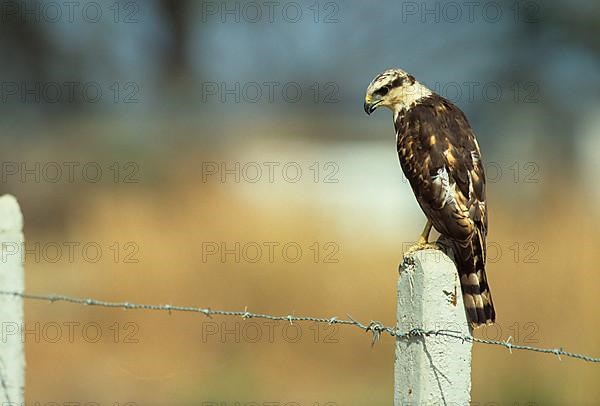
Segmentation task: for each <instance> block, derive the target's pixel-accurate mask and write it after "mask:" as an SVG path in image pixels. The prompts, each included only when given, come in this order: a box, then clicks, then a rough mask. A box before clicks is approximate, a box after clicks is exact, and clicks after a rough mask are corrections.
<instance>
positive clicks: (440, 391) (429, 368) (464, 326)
mask: <svg viewBox="0 0 600 406" xmlns="http://www.w3.org/2000/svg"><path fill="white" fill-rule="evenodd" d="M397 317H398V328H399V330H400V331H401V332H409V331H411V330H413V329H422V330H425V331H430V330H451V331H453V332H456V333H457V334H458V335H460V336H468V335H470V334H471V333H470V330H469V324H468V323H467V317H466V314H465V310H464V305H463V299H462V294H461V290H460V281H459V279H458V273H457V271H456V267H455V265H454V263H453V262H452V260H451V259H450V258H449V257H448V256H446V255H445V254H444V253H442V252H441V251H437V250H424V251H417V252H415V253H413V254H408V255H406V256H405V257H404V261H403V262H402V264H401V265H400V279H399V281H398V313H397ZM471 346H472V344H471V343H470V342H463V341H462V340H460V339H456V338H452V337H446V336H435V335H431V336H427V337H410V338H397V339H396V362H395V365H394V405H395V406H409V405H419V406H430V405H431V406H433V405H452V406H463V405H468V404H469V401H470V398H471V394H470V392H471Z"/></svg>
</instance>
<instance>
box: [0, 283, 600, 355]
mask: <svg viewBox="0 0 600 406" xmlns="http://www.w3.org/2000/svg"><path fill="white" fill-rule="evenodd" d="M0 295H3V296H13V297H18V298H21V299H27V300H38V301H45V302H50V303H55V302H66V303H72V304H78V305H84V306H99V307H105V308H113V309H115V308H120V309H128V310H151V311H161V312H168V313H169V314H171V313H172V312H191V313H200V314H203V315H205V316H207V317H212V316H235V317H241V318H242V319H244V320H246V319H266V320H272V321H287V322H289V323H290V324H292V323H293V322H307V321H311V322H315V323H323V324H329V325H334V324H338V325H347V326H355V327H358V328H359V329H361V330H363V331H365V332H370V333H372V335H373V338H372V342H371V345H374V344H375V343H376V342H377V341H379V339H380V337H381V335H382V334H389V335H390V336H392V337H396V338H399V339H407V340H408V339H414V338H424V337H432V336H442V337H450V338H454V339H457V340H460V341H463V342H471V343H479V344H486V345H495V346H500V347H504V348H507V349H508V350H509V351H510V353H511V354H512V351H513V350H522V351H533V352H538V353H543V354H553V355H556V356H557V357H558V358H559V359H561V356H564V357H569V358H574V359H578V360H582V361H586V362H593V363H600V357H591V356H588V355H585V354H578V353H574V352H570V351H565V350H564V349H563V348H543V347H532V346H529V345H519V344H513V343H511V342H510V338H509V339H508V340H506V341H500V340H487V339H482V338H476V337H473V336H471V335H465V334H463V333H461V332H459V331H453V330H423V329H418V328H417V329H412V330H410V331H408V332H401V331H399V330H398V329H397V328H395V327H389V326H385V325H384V324H382V323H380V322H378V321H375V320H371V321H370V322H369V323H368V324H365V323H361V322H359V321H357V320H354V319H353V318H352V317H351V316H350V315H346V316H347V317H348V319H338V318H337V317H331V318H325V317H312V316H296V315H292V314H289V315H285V316H277V315H272V314H265V313H252V312H249V311H248V309H247V308H245V309H244V310H243V311H235V310H233V311H232V310H213V309H211V308H201V307H191V306H176V305H170V304H165V305H158V304H140V303H130V302H108V301H104V300H98V299H92V298H80V297H72V296H64V295H42V294H31V293H24V292H11V291H2V290H0Z"/></svg>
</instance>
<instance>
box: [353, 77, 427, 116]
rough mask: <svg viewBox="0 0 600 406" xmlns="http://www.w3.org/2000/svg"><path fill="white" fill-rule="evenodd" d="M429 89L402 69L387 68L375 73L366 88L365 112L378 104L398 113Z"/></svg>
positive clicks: (369, 111)
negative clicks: (377, 73)
mask: <svg viewBox="0 0 600 406" xmlns="http://www.w3.org/2000/svg"><path fill="white" fill-rule="evenodd" d="M430 94H431V91H430V90H429V89H427V88H426V87H425V86H423V85H422V84H420V83H419V82H417V81H416V80H415V78H414V77H413V76H412V75H410V74H408V73H406V72H404V71H403V70H402V69H388V70H386V71H385V72H383V73H381V74H379V75H377V76H376V77H375V79H373V81H372V82H371V84H370V85H369V87H368V88H367V94H366V96H365V112H366V113H367V114H371V113H372V112H373V111H375V109H376V108H377V107H379V106H385V107H387V108H389V109H390V110H392V111H393V112H394V113H398V112H399V111H400V110H402V109H406V108H409V107H410V105H411V104H413V103H415V102H416V101H417V100H419V99H421V98H423V97H426V96H429V95H430Z"/></svg>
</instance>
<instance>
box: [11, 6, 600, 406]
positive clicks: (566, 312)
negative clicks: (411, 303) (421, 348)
mask: <svg viewBox="0 0 600 406" xmlns="http://www.w3.org/2000/svg"><path fill="white" fill-rule="evenodd" d="M0 6H1V8H0V17H1V22H0V33H1V35H0V50H1V54H2V60H3V63H2V64H0V75H1V78H2V79H1V80H0V84H1V88H0V90H1V94H0V96H1V103H0V131H1V133H2V137H1V138H0V143H1V145H0V147H1V150H2V162H1V168H0V170H1V174H0V176H1V179H2V192H3V193H12V194H14V195H15V196H17V198H18V200H19V202H20V204H21V206H22V210H23V212H24V217H25V236H26V245H25V247H23V250H22V251H23V257H24V260H25V266H26V286H27V290H28V291H29V292H32V293H60V294H66V295H72V296H81V297H88V296H89V297H95V298H99V299H105V300H115V301H129V302H147V303H171V304H180V305H189V306H199V307H211V308H214V309H225V310H243V309H244V308H245V307H247V309H248V310H249V311H254V312H264V313H271V314H284V315H285V314H290V313H293V314H296V315H314V316H322V317H328V318H329V317H332V316H337V317H339V318H345V317H346V315H347V314H349V315H351V316H352V317H353V318H355V319H357V320H361V321H363V322H368V321H370V320H379V321H381V322H383V323H385V324H386V325H392V324H394V322H395V310H396V309H395V305H396V298H395V295H396V288H395V286H396V281H397V277H398V274H397V267H398V264H399V263H400V261H401V258H402V252H403V250H405V249H406V248H407V247H408V246H410V245H411V243H412V242H413V241H414V240H415V239H416V238H417V236H418V235H419V233H420V232H421V229H422V226H423V225H424V221H425V220H424V216H423V214H422V213H421V211H420V210H419V208H418V206H417V204H416V202H415V200H414V197H413V195H412V192H411V190H410V187H409V185H408V183H407V181H406V180H405V179H404V177H403V176H402V174H401V171H400V168H399V165H398V159H397V155H396V150H395V136H394V132H393V125H392V118H391V114H390V113H389V112H388V111H377V112H376V113H375V114H374V115H372V116H371V117H368V116H366V115H365V114H364V111H363V110H362V103H363V100H364V92H365V89H366V87H367V85H368V83H369V82H370V81H371V79H372V78H373V77H374V76H375V75H377V74H378V73H380V72H381V71H383V70H384V69H386V68H389V67H401V68H403V69H405V70H407V71H409V72H410V73H412V74H413V75H414V76H415V77H416V78H417V79H418V80H420V81H421V82H423V83H425V84H426V85H428V86H429V87H431V88H432V89H433V90H435V91H436V92H438V93H440V94H441V95H442V96H444V97H447V98H448V99H450V100H451V101H453V102H454V103H455V104H457V105H458V106H459V107H460V108H461V109H462V110H463V111H464V112H465V113H466V114H467V116H468V117H469V119H470V122H471V124H472V126H473V127H474V129H475V131H476V133H477V135H478V138H479V141H480V145H481V149H482V152H483V156H484V160H485V163H486V168H487V177H488V204H489V210H490V232H489V237H488V238H489V259H488V262H489V265H488V275H489V279H490V284H491V287H492V291H493V295H494V302H495V305H496V308H497V313H498V323H497V325H496V326H494V327H487V328H483V329H480V330H477V331H476V333H475V334H476V335H477V336H479V337H482V338H489V339H501V340H506V339H508V338H509V337H512V338H511V339H512V342H513V343H518V344H528V345H536V346H545V347H564V348H565V349H567V350H571V351H576V352H582V353H587V354H590V355H595V356H598V355H600V344H599V343H600V328H599V327H598V297H599V295H600V287H599V286H600V273H599V272H598V263H599V262H600V251H599V250H598V249H597V246H598V243H599V242H600V231H598V229H599V226H600V215H599V214H598V211H597V210H596V208H597V206H598V205H599V203H600V192H599V190H600V189H599V188H598V181H597V178H598V175H599V174H600V152H599V150H600V118H599V117H600V35H599V31H598V30H599V28H598V27H599V24H600V5H599V3H598V2H597V1H594V0H578V1H571V2H564V1H544V2H541V1H540V2H538V1H531V2H530V1H513V0H510V1H508V0H507V1H504V0H499V1H493V2H487V1H486V2H442V1H439V2H438V1H426V2H420V1H419V2H394V1H381V2H375V3H367V2H359V1H343V0H334V1H322V2H320V1H317V2H287V1H284V2H277V1H276V2H233V1H217V2H208V1H200V0H198V1H191V0H177V1H175V0H174V1H168V0H163V1H157V0H155V1H151V0H148V1H144V2H142V1H116V2H115V1H112V0H111V1H101V0H98V1H93V2H92V1H90V2H88V1H87V0H86V1H81V2H73V3H70V2H60V1H58V2H57V1H40V0H38V1H2V2H0ZM25 311H26V326H24V330H26V332H27V334H26V338H25V342H26V356H27V386H26V398H27V402H28V404H29V403H31V404H33V403H34V402H41V403H42V404H44V403H46V402H58V403H59V404H62V403H65V402H82V404H83V403H84V402H96V403H98V404H102V405H104V404H107V405H117V404H118V405H125V404H127V402H132V403H130V404H137V405H179V404H181V405H192V404H207V405H208V404H219V405H234V404H236V405H237V404H240V405H245V404H261V405H262V404H265V403H269V402H279V404H282V405H283V404H291V405H294V404H299V405H329V406H331V405H365V404H391V402H392V398H393V375H392V371H393V359H394V354H393V350H394V342H393V340H392V339H391V338H390V337H382V339H381V341H380V342H379V343H377V344H376V345H375V346H374V347H371V337H370V336H369V335H366V334H364V333H362V332H361V331H359V330H358V329H355V328H333V327H331V328H329V329H328V328H325V327H323V326H315V325H311V324H301V325H298V326H296V325H294V326H293V327H290V326H288V324H287V323H265V322H262V321H260V320H250V321H243V320H238V319H231V318H219V317H214V318H212V319H209V318H204V317H202V316H198V315H194V314H173V315H169V314H163V313H148V312H136V311H124V310H111V309H101V308H89V307H83V306H74V305H68V304H58V303H57V304H52V305H50V304H46V303H37V302H35V303H34V302H27V303H26V308H25ZM69 326H71V327H69ZM57 332H58V335H57ZM473 357H474V358H473V389H472V398H473V402H476V404H481V405H486V404H487V405H564V404H569V405H592V404H597V403H598V401H599V399H600V387H599V386H598V381H599V380H600V369H599V368H598V367H597V366H594V365H593V364H589V363H585V362H581V361H575V360H571V359H562V361H561V360H559V359H557V358H556V357H554V356H546V355H541V354H535V353H530V352H514V353H513V354H510V353H509V352H508V351H507V350H505V349H502V348H499V347H490V346H484V345H475V346H474V349H473ZM210 402H214V403H210ZM236 402H237V403H236ZM252 402H255V403H252Z"/></svg>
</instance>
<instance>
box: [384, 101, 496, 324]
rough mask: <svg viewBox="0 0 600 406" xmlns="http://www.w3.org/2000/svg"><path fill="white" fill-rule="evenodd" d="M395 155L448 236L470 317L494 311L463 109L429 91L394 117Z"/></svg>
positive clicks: (477, 177)
mask: <svg viewBox="0 0 600 406" xmlns="http://www.w3.org/2000/svg"><path fill="white" fill-rule="evenodd" d="M394 124H395V127H396V133H397V136H398V137H397V139H398V145H397V149H398V156H399V158H400V164H401V166H402V170H403V171H404V174H405V175H406V177H407V179H408V180H409V182H410V185H411V187H412V189H413V191H414V193H415V196H416V198H417V201H418V203H419V205H420V206H421V208H422V209H423V212H424V213H425V215H426V216H427V218H428V219H429V220H431V221H432V223H433V226H434V227H435V229H436V230H437V231H439V232H440V234H441V235H442V236H443V237H445V239H447V240H449V241H450V243H451V245H452V248H453V252H454V256H455V261H456V265H457V268H458V272H459V275H460V277H461V278H460V280H461V287H462V291H463V297H464V302H465V308H466V311H467V314H468V316H469V320H470V322H471V324H472V325H473V326H475V327H476V326H479V325H482V324H486V323H493V322H494V321H495V318H496V315H495V311H494V306H493V303H492V295H491V292H490V290H489V285H488V283H487V276H486V274H485V259H486V236H487V224H488V221H487V210H486V200H485V173H484V169H483V164H482V162H481V153H480V151H479V146H478V144H477V141H476V139H475V134H474V133H473V130H472V129H471V126H470V125H469V122H468V121H467V118H466V117H465V115H464V114H463V112H462V111H461V110H460V109H459V108H458V107H456V106H454V105H453V104H452V103H450V102H449V101H448V100H446V99H444V98H442V97H440V96H438V95H435V94H432V95H431V96H428V97H426V98H423V99H421V100H419V101H418V103H416V104H415V105H413V106H412V107H411V108H409V109H408V110H403V111H401V112H400V113H399V114H398V115H397V117H396V119H395V123H394Z"/></svg>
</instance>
